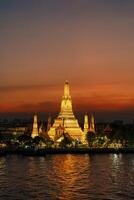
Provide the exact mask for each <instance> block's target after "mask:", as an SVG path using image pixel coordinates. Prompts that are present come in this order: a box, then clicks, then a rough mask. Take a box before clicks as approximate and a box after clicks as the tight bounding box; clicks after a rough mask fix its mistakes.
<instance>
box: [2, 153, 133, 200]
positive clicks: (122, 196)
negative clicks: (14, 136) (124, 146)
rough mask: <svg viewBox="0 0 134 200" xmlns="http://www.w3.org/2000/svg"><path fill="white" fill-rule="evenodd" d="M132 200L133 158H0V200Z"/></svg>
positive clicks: (86, 156)
mask: <svg viewBox="0 0 134 200" xmlns="http://www.w3.org/2000/svg"><path fill="white" fill-rule="evenodd" d="M17 199H18V200H23V199H24V200H47V199H48V200H51V199H52V200H56V199H57V200H58V199H61V200H82V199H91V200H92V199H93V200H97V199H99V200H106V199H107V200H110V199H111V200H112V199H116V200H130V199H133V200H134V155H133V154H119V155H117V154H101V155H97V154H96V155H88V154H83V155H71V154H65V155H46V156H45V157H23V156H17V155H10V156H6V157H0V200H17Z"/></svg>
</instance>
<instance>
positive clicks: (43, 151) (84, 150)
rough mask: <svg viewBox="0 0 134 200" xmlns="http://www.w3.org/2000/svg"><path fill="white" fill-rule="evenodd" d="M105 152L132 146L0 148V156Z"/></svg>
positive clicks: (130, 149) (131, 151)
mask: <svg viewBox="0 0 134 200" xmlns="http://www.w3.org/2000/svg"><path fill="white" fill-rule="evenodd" d="M106 153H114V154H115V153H116V154H119V153H132V154H134V148H118V149H114V148H44V149H24V148H17V149H12V148H6V149H0V156H6V155H10V154H18V155H24V156H45V155H46V154H106Z"/></svg>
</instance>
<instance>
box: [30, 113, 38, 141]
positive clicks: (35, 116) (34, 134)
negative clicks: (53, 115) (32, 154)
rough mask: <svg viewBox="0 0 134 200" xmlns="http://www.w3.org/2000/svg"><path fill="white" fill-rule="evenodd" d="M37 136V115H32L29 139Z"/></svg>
mask: <svg viewBox="0 0 134 200" xmlns="http://www.w3.org/2000/svg"><path fill="white" fill-rule="evenodd" d="M38 135H39V132H38V121H37V115H34V121H33V130H32V134H31V137H32V138H35V137H36V136H38Z"/></svg>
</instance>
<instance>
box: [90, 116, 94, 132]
mask: <svg viewBox="0 0 134 200" xmlns="http://www.w3.org/2000/svg"><path fill="white" fill-rule="evenodd" d="M89 132H92V133H95V123H94V116H93V114H91V117H90V125H89Z"/></svg>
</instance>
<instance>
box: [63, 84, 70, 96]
mask: <svg viewBox="0 0 134 200" xmlns="http://www.w3.org/2000/svg"><path fill="white" fill-rule="evenodd" d="M69 97H70V92H69V83H68V81H65V85H64V98H69Z"/></svg>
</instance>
